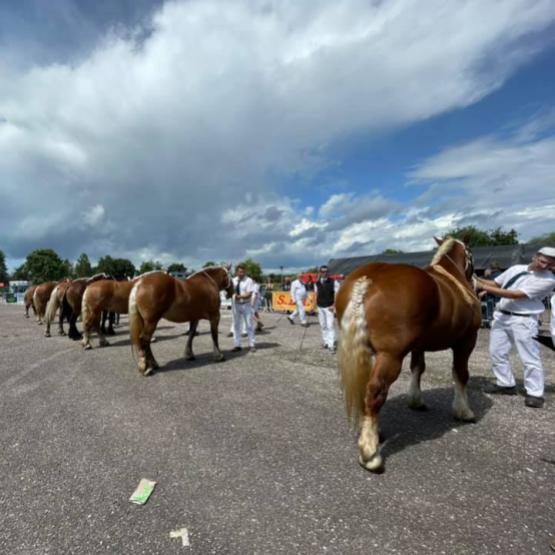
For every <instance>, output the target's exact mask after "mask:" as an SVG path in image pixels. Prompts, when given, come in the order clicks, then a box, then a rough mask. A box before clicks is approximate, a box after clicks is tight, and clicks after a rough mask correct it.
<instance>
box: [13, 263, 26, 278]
mask: <svg viewBox="0 0 555 555" xmlns="http://www.w3.org/2000/svg"><path fill="white" fill-rule="evenodd" d="M12 279H30V277H29V270H27V264H25V262H24V263H23V264H22V265H21V266H18V267H17V268H16V269H15V272H14V273H13V275H12Z"/></svg>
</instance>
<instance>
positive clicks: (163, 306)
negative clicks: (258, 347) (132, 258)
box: [129, 266, 233, 376]
mask: <svg viewBox="0 0 555 555" xmlns="http://www.w3.org/2000/svg"><path fill="white" fill-rule="evenodd" d="M222 289H223V290H225V291H226V292H227V294H228V296H229V297H230V296H231V295H233V281H232V280H231V276H230V275H229V272H228V270H227V269H226V268H224V267H216V266H213V267H209V268H205V269H204V270H200V271H199V272H196V273H195V274H193V275H192V276H190V277H189V278H187V279H186V280H185V281H183V280H180V279H176V278H174V277H172V276H170V275H169V274H165V273H163V272H149V273H147V274H143V275H142V276H139V279H138V280H137V282H136V283H135V285H134V286H133V289H132V290H131V295H130V296H129V331H130V336H131V347H132V352H133V354H134V353H135V352H137V353H138V355H139V360H138V367H139V371H140V372H141V373H142V374H143V375H145V376H146V375H148V374H149V373H150V372H151V371H152V370H155V369H156V368H158V363H157V362H156V360H155V358H154V355H153V354H152V350H151V348H150V342H151V338H152V335H153V334H154V331H155V330H156V326H157V324H158V322H159V321H160V319H161V318H166V320H170V321H171V322H191V324H190V333H189V336H188V339H187V347H186V349H185V357H186V359H187V360H194V358H195V357H194V355H193V338H194V337H195V331H196V329H197V325H198V321H199V320H201V319H206V320H209V321H210V332H211V334H212V342H213V345H214V356H215V358H216V360H217V361H220V360H224V355H223V354H222V352H221V351H220V347H219V346H218V324H219V322H220V290H222Z"/></svg>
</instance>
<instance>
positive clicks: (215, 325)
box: [210, 313, 225, 362]
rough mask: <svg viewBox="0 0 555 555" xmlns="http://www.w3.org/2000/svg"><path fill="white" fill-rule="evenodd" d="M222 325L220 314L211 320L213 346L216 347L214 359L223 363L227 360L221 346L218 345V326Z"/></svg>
mask: <svg viewBox="0 0 555 555" xmlns="http://www.w3.org/2000/svg"><path fill="white" fill-rule="evenodd" d="M219 324H220V314H219V313H218V314H217V315H216V316H215V317H213V318H212V319H211V320H210V334H211V335H212V345H213V346H214V359H215V360H216V362H221V361H222V360H225V357H224V354H223V353H222V351H220V345H219V343H218V326H219Z"/></svg>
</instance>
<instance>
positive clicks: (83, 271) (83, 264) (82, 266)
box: [74, 252, 93, 277]
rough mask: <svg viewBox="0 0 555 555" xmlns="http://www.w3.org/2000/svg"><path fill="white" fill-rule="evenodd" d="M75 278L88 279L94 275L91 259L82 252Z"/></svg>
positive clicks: (76, 265) (76, 267) (76, 263)
mask: <svg viewBox="0 0 555 555" xmlns="http://www.w3.org/2000/svg"><path fill="white" fill-rule="evenodd" d="M74 273H75V277H88V276H92V275H93V269H92V266H91V262H90V260H89V257H88V256H87V255H86V254H85V253H84V252H82V253H81V254H80V255H79V258H78V259H77V262H75V270H74Z"/></svg>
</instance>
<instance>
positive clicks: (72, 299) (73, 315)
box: [63, 274, 109, 341]
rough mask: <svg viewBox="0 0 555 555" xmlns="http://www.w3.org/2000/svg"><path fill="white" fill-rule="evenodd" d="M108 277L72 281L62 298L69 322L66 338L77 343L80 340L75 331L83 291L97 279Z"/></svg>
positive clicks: (79, 335)
mask: <svg viewBox="0 0 555 555" xmlns="http://www.w3.org/2000/svg"><path fill="white" fill-rule="evenodd" d="M108 278H109V276H107V275H106V274H95V275H94V276H92V277H90V278H79V279H75V280H73V281H72V282H71V283H70V285H69V287H68V288H67V289H66V292H65V294H64V298H63V310H64V311H65V312H67V314H68V315H69V316H68V320H69V332H68V337H69V338H70V339H73V340H74V341H77V340H78V339H81V338H82V336H81V334H80V333H79V330H78V329H77V325H76V323H77V318H79V316H80V315H81V303H82V301H83V294H84V293H85V289H86V288H87V286H88V285H89V284H91V283H94V282H95V281H98V280H99V279H108Z"/></svg>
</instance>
